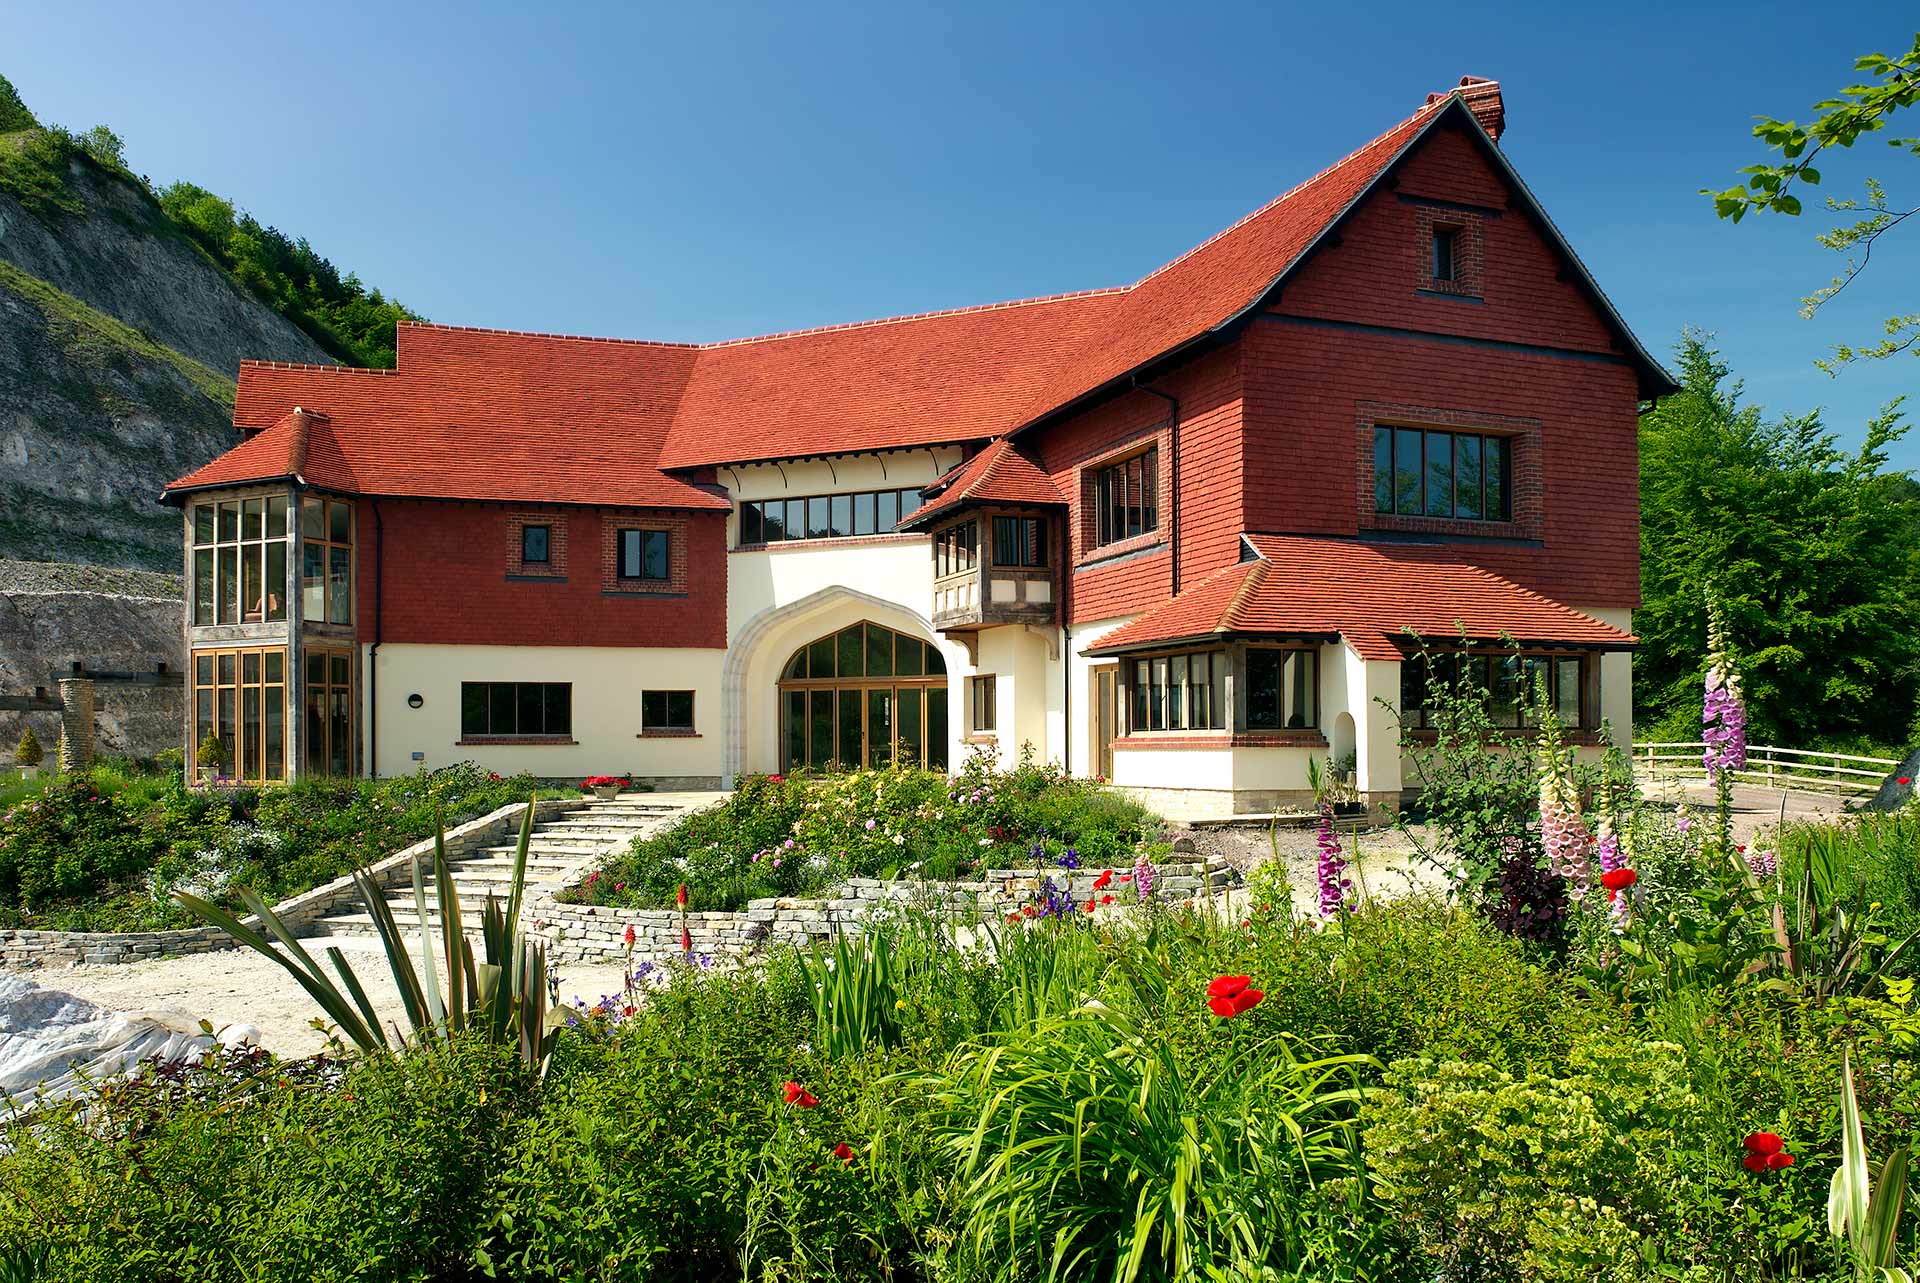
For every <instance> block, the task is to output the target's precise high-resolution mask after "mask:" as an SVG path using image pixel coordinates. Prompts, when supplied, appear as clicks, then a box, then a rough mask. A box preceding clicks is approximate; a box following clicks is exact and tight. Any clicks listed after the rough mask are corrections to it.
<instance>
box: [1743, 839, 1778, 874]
mask: <svg viewBox="0 0 1920 1283" xmlns="http://www.w3.org/2000/svg"><path fill="white" fill-rule="evenodd" d="M1747 867H1748V868H1750V869H1752V870H1753V874H1754V876H1755V877H1759V878H1770V877H1772V876H1773V875H1774V874H1775V873H1777V872H1779V870H1780V853H1779V852H1778V851H1769V850H1766V849H1765V848H1763V847H1757V846H1756V847H1755V848H1754V849H1753V850H1751V851H1748V852H1747Z"/></svg>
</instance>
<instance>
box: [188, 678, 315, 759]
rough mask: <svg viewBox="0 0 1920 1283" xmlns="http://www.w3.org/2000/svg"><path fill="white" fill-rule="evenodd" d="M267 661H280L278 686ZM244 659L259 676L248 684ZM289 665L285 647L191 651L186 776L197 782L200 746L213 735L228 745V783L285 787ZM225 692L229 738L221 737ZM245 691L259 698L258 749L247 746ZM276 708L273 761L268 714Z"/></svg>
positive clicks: (289, 739) (224, 724)
mask: <svg viewBox="0 0 1920 1283" xmlns="http://www.w3.org/2000/svg"><path fill="white" fill-rule="evenodd" d="M269 657H274V658H278V659H279V661H280V678H279V680H277V681H275V680H271V679H270V677H269V673H270V671H271V669H272V664H271V663H270V662H269ZM223 658H226V659H231V660H232V661H233V680H232V681H227V680H224V674H223V672H222V667H223V666H222V664H221V660H222V659H223ZM248 658H253V659H256V660H257V661H258V663H257V665H256V671H257V672H258V674H259V675H258V676H257V677H256V678H255V679H254V680H252V681H249V680H248V679H247V659H248ZM290 666H291V657H290V656H289V655H288V653H287V648H286V647H285V646H222V647H217V648H210V649H202V650H195V651H194V652H193V654H192V655H191V657H190V658H189V659H188V661H187V679H188V691H187V714H188V716H189V717H190V718H191V719H192V726H193V734H192V736H191V739H192V742H191V743H190V744H188V745H187V762H188V769H189V773H190V774H191V775H192V776H193V777H194V778H198V776H199V773H200V762H199V757H200V741H201V740H202V739H203V738H205V736H206V734H207V732H208V731H211V732H212V733H213V734H215V735H219V736H220V738H221V739H222V740H224V741H226V743H227V744H228V746H229V755H230V758H231V761H230V762H229V766H231V767H232V768H234V771H233V774H232V775H230V776H228V777H227V778H229V779H236V780H245V781H247V782H248V783H254V784H283V783H285V782H286V779H287V774H288V767H289V764H290V763H289V759H290V758H291V751H290V750H291V749H292V746H293V735H292V733H291V732H292V730H293V727H292V724H291V723H292V716H291V712H292V709H291V705H290V702H289V700H288V692H289V688H290V687H291V686H292V685H293V684H292V683H291V682H289V681H288V680H287V678H288V676H289V674H288V669H289V667H290ZM228 691H231V692H232V693H233V712H232V726H231V728H230V729H231V732H232V733H231V734H225V733H223V732H225V731H226V730H228V729H229V728H228V726H227V721H226V717H225V715H224V710H223V709H222V706H221V698H220V697H221V695H222V693H223V692H228ZM248 692H254V693H255V694H256V697H257V699H258V724H259V726H260V733H259V735H258V737H257V738H258V739H259V743H257V744H252V743H249V742H248V740H247V735H246V727H247V723H248V718H247V711H246V703H247V700H246V697H247V694H248ZM203 693H205V694H206V696H207V700H206V703H207V715H206V716H205V717H204V718H203V717H202V716H201V713H200V703H201V700H200V697H201V695H202V694H203ZM275 703H277V704H278V705H279V709H280V755H279V759H278V761H277V762H276V761H272V760H271V759H270V758H269V757H268V754H267V745H268V742H269V739H270V737H269V735H268V733H267V724H268V713H269V710H270V709H271V708H272V707H273V706H274V704H275ZM273 766H277V767H278V768H279V769H278V771H277V772H274V771H272V770H270V769H269V768H270V767H273ZM246 768H251V770H249V769H246Z"/></svg>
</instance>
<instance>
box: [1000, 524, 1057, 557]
mask: <svg viewBox="0 0 1920 1283" xmlns="http://www.w3.org/2000/svg"><path fill="white" fill-rule="evenodd" d="M993 564H994V565H996V566H1008V567H1034V568H1044V567H1045V566H1046V564H1047V523H1046V521H1045V519H1044V518H1041V517H995V518H994V519H993Z"/></svg>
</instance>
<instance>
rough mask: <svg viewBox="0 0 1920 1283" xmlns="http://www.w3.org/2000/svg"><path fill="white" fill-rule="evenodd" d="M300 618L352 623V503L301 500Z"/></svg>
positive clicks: (317, 621) (322, 621)
mask: <svg viewBox="0 0 1920 1283" xmlns="http://www.w3.org/2000/svg"><path fill="white" fill-rule="evenodd" d="M300 617H301V619H302V621H303V622H305V623H309V624H351V623H352V622H353V505H352V504H349V503H342V502H340V501H339V500H337V499H313V498H303V499H301V500H300Z"/></svg>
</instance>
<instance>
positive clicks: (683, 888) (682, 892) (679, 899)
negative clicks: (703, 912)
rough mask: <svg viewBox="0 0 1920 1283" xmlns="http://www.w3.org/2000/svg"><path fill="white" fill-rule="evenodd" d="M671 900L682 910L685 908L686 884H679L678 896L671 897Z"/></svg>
mask: <svg viewBox="0 0 1920 1283" xmlns="http://www.w3.org/2000/svg"><path fill="white" fill-rule="evenodd" d="M673 899H674V903H676V904H678V905H679V906H680V907H681V908H683V909H684V908H686V907H687V884H686V883H684V882H682V883H681V884H680V890H679V892H678V894H676V895H675V896H674V897H673Z"/></svg>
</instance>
